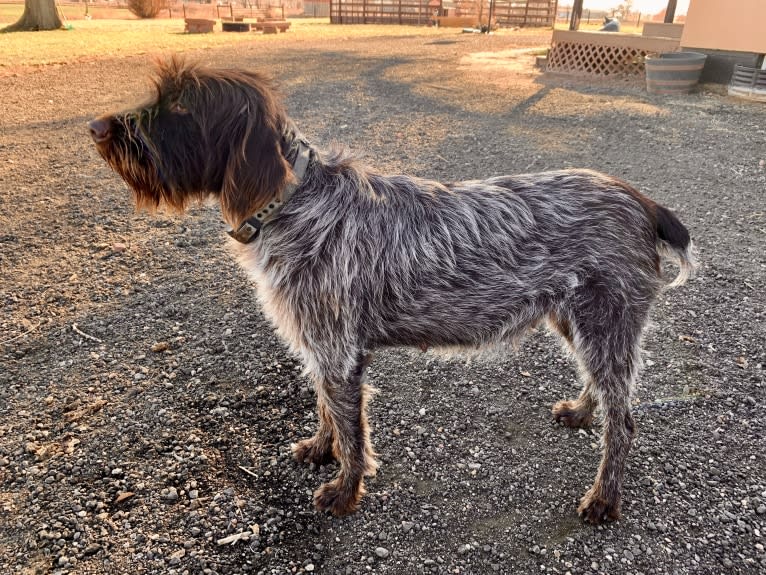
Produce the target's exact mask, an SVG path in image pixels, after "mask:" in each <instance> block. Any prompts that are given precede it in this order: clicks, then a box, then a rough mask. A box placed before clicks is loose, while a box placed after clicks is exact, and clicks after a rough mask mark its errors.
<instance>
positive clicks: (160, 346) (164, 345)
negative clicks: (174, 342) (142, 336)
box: [152, 341, 170, 353]
mask: <svg viewBox="0 0 766 575" xmlns="http://www.w3.org/2000/svg"><path fill="white" fill-rule="evenodd" d="M168 349H170V344H169V343H168V342H166V341H160V342H157V343H155V344H154V345H153V346H152V351H153V352H154V353H160V352H161V351H166V350H168Z"/></svg>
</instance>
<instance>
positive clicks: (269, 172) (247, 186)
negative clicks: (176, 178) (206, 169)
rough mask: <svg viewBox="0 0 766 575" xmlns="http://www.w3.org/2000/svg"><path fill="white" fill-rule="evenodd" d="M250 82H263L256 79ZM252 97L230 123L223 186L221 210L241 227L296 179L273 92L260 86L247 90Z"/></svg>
mask: <svg viewBox="0 0 766 575" xmlns="http://www.w3.org/2000/svg"><path fill="white" fill-rule="evenodd" d="M248 80H250V81H251V82H256V81H259V80H262V79H261V78H260V77H258V76H255V77H253V78H248ZM248 92H249V96H250V97H249V98H248V102H246V104H244V105H242V106H241V107H240V108H239V109H238V110H236V112H235V114H236V115H237V116H238V117H237V119H235V120H234V121H231V122H228V124H229V126H230V129H229V130H228V132H227V133H226V135H225V143H224V146H227V147H228V150H227V152H228V156H227V158H226V160H225V162H226V163H225V165H226V167H225V171H224V174H223V182H222V186H221V195H220V202H221V211H222V213H223V215H224V218H225V219H226V221H227V222H228V223H229V224H230V225H232V226H234V227H238V226H239V225H240V224H241V223H242V222H243V221H244V220H246V219H247V218H249V217H250V216H252V215H253V214H254V213H255V212H257V211H259V210H260V209H262V208H263V207H264V206H266V205H267V204H268V203H269V202H270V201H272V200H273V199H274V198H279V197H280V194H281V191H282V189H283V188H284V187H285V186H286V185H287V184H288V183H289V182H290V181H292V179H293V177H294V176H293V173H292V170H291V169H290V164H289V163H288V162H287V160H285V158H284V155H283V154H282V146H281V139H282V129H281V124H282V122H283V121H284V118H282V114H281V112H280V110H281V108H280V107H279V105H278V103H277V102H276V100H275V99H274V98H273V96H272V94H271V91H270V90H268V89H264V88H263V87H260V88H259V89H257V90H248Z"/></svg>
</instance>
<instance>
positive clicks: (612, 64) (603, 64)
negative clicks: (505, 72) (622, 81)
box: [546, 42, 647, 76]
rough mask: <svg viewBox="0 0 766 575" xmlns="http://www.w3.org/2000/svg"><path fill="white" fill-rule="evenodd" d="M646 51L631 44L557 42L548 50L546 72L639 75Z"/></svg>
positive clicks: (642, 71)
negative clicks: (609, 44)
mask: <svg viewBox="0 0 766 575" xmlns="http://www.w3.org/2000/svg"><path fill="white" fill-rule="evenodd" d="M646 54H647V51H646V50H642V49H641V48H636V47H633V46H603V45H599V44H584V43H583V44H580V43H574V42H557V43H554V44H553V46H552V47H551V50H550V52H549V53H548V65H547V68H546V70H547V71H549V72H565V73H569V74H586V75H589V76H615V75H621V76H640V75H642V74H643V73H644V57H645V56H646Z"/></svg>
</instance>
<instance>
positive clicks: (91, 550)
mask: <svg viewBox="0 0 766 575" xmlns="http://www.w3.org/2000/svg"><path fill="white" fill-rule="evenodd" d="M99 551H101V545H99V544H98V543H91V544H90V545H88V546H87V547H86V548H85V549H84V550H83V554H84V555H95V554H96V553H98V552H99Z"/></svg>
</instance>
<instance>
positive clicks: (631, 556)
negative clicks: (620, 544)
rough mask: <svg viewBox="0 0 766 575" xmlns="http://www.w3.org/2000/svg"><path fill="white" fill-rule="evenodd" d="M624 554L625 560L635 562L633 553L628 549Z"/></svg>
mask: <svg viewBox="0 0 766 575" xmlns="http://www.w3.org/2000/svg"><path fill="white" fill-rule="evenodd" d="M622 554H623V555H624V556H625V559H627V560H628V561H633V559H634V557H633V553H631V552H630V551H628V550H627V549H626V550H625V551H623V552H622Z"/></svg>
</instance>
